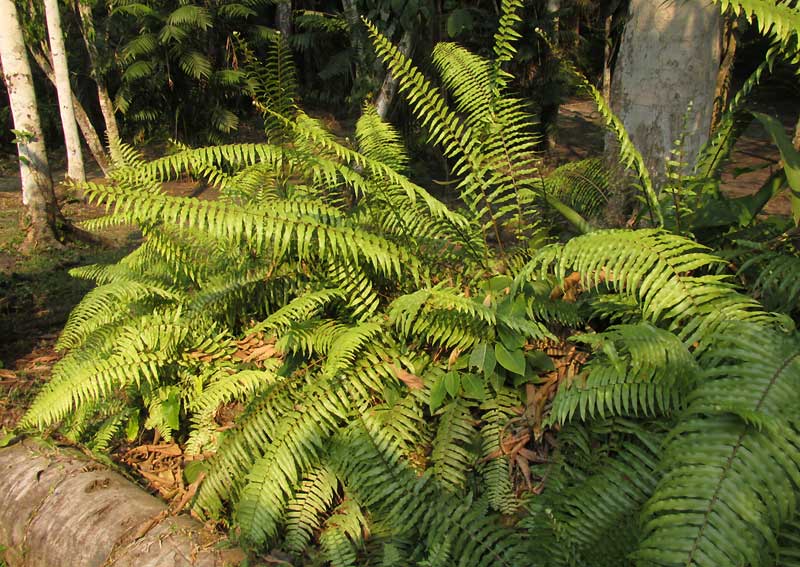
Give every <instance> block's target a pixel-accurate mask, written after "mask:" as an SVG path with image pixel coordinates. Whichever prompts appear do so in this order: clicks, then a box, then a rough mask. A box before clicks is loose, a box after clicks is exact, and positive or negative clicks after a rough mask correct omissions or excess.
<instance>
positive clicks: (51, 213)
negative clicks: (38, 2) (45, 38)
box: [0, 0, 58, 247]
mask: <svg viewBox="0 0 800 567" xmlns="http://www.w3.org/2000/svg"><path fill="white" fill-rule="evenodd" d="M0 22H2V33H0V61H2V65H3V78H4V80H5V83H6V88H7V90H8V98H9V102H10V105H11V115H12V117H13V119H14V129H15V130H17V135H16V137H17V141H18V143H17V148H18V151H19V169H20V176H21V178H22V203H23V204H24V205H25V207H26V211H27V214H28V216H29V217H30V231H29V233H28V241H27V244H28V245H29V246H31V247H36V246H40V245H41V246H47V245H53V244H56V243H57V242H58V241H57V239H56V231H55V226H56V218H57V216H58V204H57V203H56V198H55V194H54V192H53V181H52V179H51V177H50V165H49V163H48V161H47V150H46V148H45V144H44V137H43V136H42V127H41V122H40V120H39V110H38V108H37V106H36V92H35V91H34V88H33V76H32V75H31V67H30V63H29V62H28V53H27V51H26V49H25V43H24V41H23V38H22V28H20V24H19V18H18V17H17V7H16V5H15V4H14V0H0Z"/></svg>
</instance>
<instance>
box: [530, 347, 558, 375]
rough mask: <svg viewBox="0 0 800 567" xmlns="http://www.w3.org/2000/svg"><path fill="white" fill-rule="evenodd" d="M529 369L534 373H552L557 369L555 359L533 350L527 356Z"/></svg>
mask: <svg viewBox="0 0 800 567" xmlns="http://www.w3.org/2000/svg"><path fill="white" fill-rule="evenodd" d="M525 358H526V359H527V360H528V368H530V369H531V370H532V371H533V372H551V371H553V370H555V369H556V367H555V364H553V359H552V358H550V357H549V356H547V355H546V354H545V353H543V352H542V351H540V350H532V351H530V352H528V353H526V354H525Z"/></svg>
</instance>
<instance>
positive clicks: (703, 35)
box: [611, 0, 720, 189]
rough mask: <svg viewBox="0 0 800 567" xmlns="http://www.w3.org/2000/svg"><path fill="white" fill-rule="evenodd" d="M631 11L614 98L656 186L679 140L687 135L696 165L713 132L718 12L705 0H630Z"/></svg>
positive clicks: (687, 151) (688, 151) (689, 155)
mask: <svg viewBox="0 0 800 567" xmlns="http://www.w3.org/2000/svg"><path fill="white" fill-rule="evenodd" d="M628 16H629V17H628V21H627V22H626V24H625V30H624V32H623V38H622V44H621V45H620V51H619V55H618V56H617V63H616V68H615V70H614V78H613V80H612V90H611V103H612V108H613V109H614V112H615V113H616V114H617V115H618V116H619V117H620V119H621V120H622V122H623V123H624V125H625V128H626V129H627V130H628V133H629V134H630V137H631V140H632V141H633V143H634V145H635V146H636V147H637V148H638V149H639V151H640V152H641V153H642V156H643V157H644V161H645V164H646V165H647V167H648V169H649V171H650V174H651V176H652V178H653V182H654V184H655V186H656V189H658V188H659V187H660V186H661V185H662V184H663V182H664V180H665V165H666V161H667V159H668V158H669V154H670V150H671V149H672V147H673V144H674V142H675V140H677V139H678V138H680V137H681V135H683V136H684V139H683V150H684V155H685V156H686V158H687V159H688V160H689V162H690V163H689V164H688V165H689V166H691V165H693V163H692V160H693V159H694V158H695V156H696V155H697V152H698V151H699V149H700V147H701V146H702V144H703V143H704V142H705V141H706V139H707V138H708V132H709V126H710V124H711V114H712V111H713V107H714V91H715V87H716V82H717V72H718V69H719V62H720V13H719V8H717V7H716V6H714V5H713V4H712V3H710V2H707V1H706V0H686V1H679V0H669V1H667V2H660V1H659V2H653V1H652V0H631V2H630V7H629V13H628ZM690 104H691V106H692V110H691V114H689V116H688V121H686V123H685V124H684V118H685V117H686V116H687V114H686V113H687V109H688V108H689V105H690ZM684 126H685V130H686V131H685V132H684V131H683V130H684Z"/></svg>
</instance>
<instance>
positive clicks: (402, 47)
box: [375, 31, 411, 120]
mask: <svg viewBox="0 0 800 567" xmlns="http://www.w3.org/2000/svg"><path fill="white" fill-rule="evenodd" d="M397 49H398V51H400V53H402V54H403V55H405V56H409V55H410V54H411V32H410V31H404V32H403V36H402V37H401V38H400V43H398V44H397ZM396 94H397V79H396V78H395V77H394V76H392V72H391V71H388V70H387V71H386V76H385V77H384V79H383V84H382V85H381V90H380V91H379V92H378V97H377V98H376V99H375V110H376V111H377V113H378V116H380V117H381V119H382V120H386V117H387V116H389V110H390V109H391V107H392V102H393V101H394V96H395V95H396Z"/></svg>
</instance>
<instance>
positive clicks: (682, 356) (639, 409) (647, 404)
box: [550, 323, 698, 423]
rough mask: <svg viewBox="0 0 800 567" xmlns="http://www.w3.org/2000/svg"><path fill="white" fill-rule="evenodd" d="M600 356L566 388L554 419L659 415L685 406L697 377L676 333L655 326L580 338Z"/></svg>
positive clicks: (624, 327)
mask: <svg viewBox="0 0 800 567" xmlns="http://www.w3.org/2000/svg"><path fill="white" fill-rule="evenodd" d="M575 339H576V340H579V341H580V342H584V343H588V344H590V345H592V347H593V350H594V351H595V353H596V355H595V357H594V358H592V359H591V360H590V361H589V363H588V364H587V365H586V366H584V368H583V370H582V372H581V374H579V375H578V376H576V377H575V378H573V379H572V380H571V381H570V382H567V383H566V384H564V385H562V386H561V387H560V388H559V390H558V393H557V395H556V397H555V398H554V399H553V407H552V410H551V414H550V419H551V420H553V421H554V422H557V423H564V422H566V421H567V420H570V419H572V417H573V416H574V415H575V413H576V412H577V413H578V414H579V415H580V418H581V419H582V420H586V419H587V418H590V417H591V418H594V417H595V416H597V415H599V416H600V417H601V418H603V417H605V416H606V415H616V416H627V415H639V414H640V413H641V414H645V415H648V414H650V415H654V414H658V413H665V412H669V411H671V410H673V409H676V408H678V407H679V404H680V402H681V400H682V398H683V396H685V395H686V393H687V391H688V388H689V387H690V386H691V384H692V382H693V379H694V377H695V375H696V374H697V370H698V369H697V365H696V363H695V360H694V357H693V356H692V355H691V354H690V353H689V351H688V350H687V349H686V346H685V345H684V344H683V343H682V342H681V341H680V339H678V337H676V336H675V335H673V334H672V333H670V332H668V331H664V330H662V329H658V328H656V327H654V326H652V325H651V324H649V323H639V324H634V325H619V326H615V327H610V328H609V329H608V330H606V331H605V332H603V333H598V334H597V335H579V336H577V337H576V338H575Z"/></svg>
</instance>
